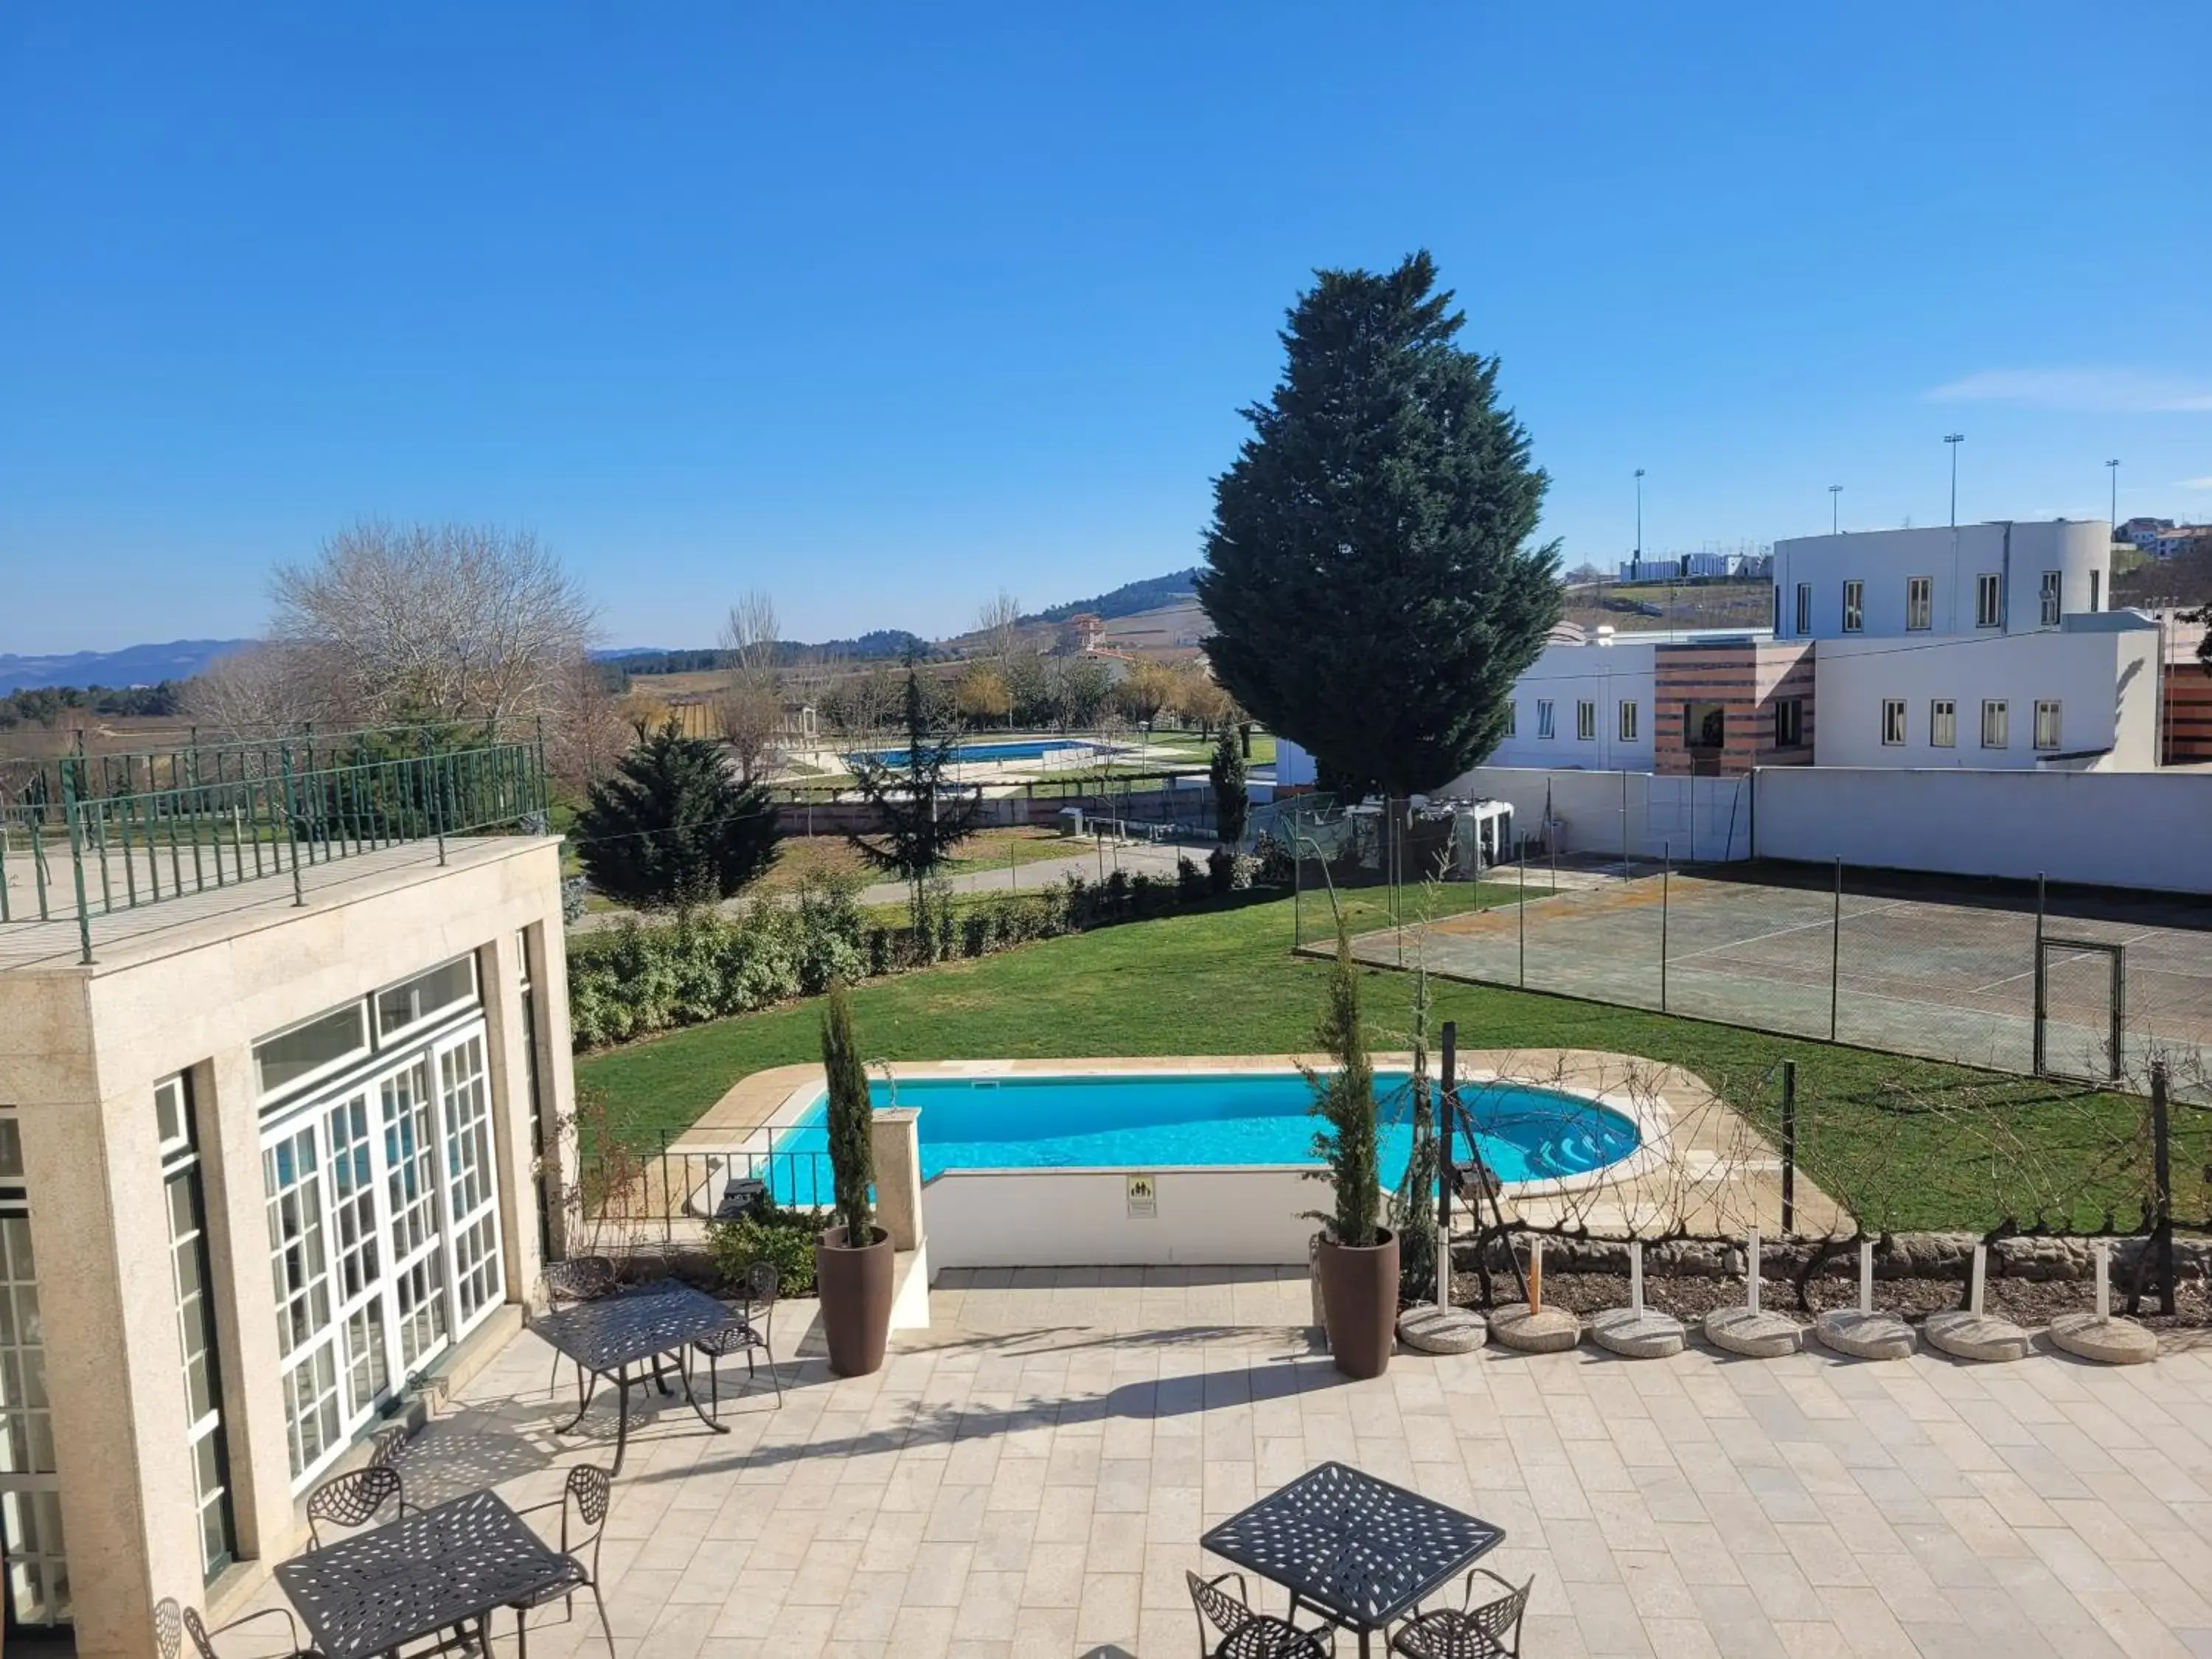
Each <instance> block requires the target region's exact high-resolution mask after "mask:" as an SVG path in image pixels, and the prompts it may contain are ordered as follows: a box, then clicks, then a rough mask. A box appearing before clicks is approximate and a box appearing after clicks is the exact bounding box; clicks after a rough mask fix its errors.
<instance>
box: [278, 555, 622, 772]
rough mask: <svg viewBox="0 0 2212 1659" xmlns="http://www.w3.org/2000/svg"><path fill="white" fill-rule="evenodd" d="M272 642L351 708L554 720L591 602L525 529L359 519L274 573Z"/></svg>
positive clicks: (510, 721) (507, 721)
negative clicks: (324, 679) (314, 671)
mask: <svg viewBox="0 0 2212 1659" xmlns="http://www.w3.org/2000/svg"><path fill="white" fill-rule="evenodd" d="M270 595H271V598H272V599H274V601H275V605H276V610H275V615H274V617H273V618H272V621H271V626H270V641H271V643H272V644H275V645H276V646H278V647H284V648H285V649H286V650H287V651H289V652H291V653H303V654H301V655H296V656H294V657H293V658H292V659H291V660H292V661H293V662H294V663H295V664H297V663H299V662H302V661H312V662H313V663H315V664H317V665H319V668H320V669H321V670H322V671H327V672H328V673H329V674H330V675H331V677H332V678H333V680H334V683H335V691H336V696H337V700H338V701H339V702H341V703H342V705H343V707H342V708H341V709H340V711H339V712H340V713H341V714H343V717H345V718H349V719H355V720H395V719H399V718H403V717H406V716H410V715H412V716H428V717H429V718H433V719H437V720H471V721H481V722H483V724H484V725H485V726H487V727H488V728H489V729H490V730H491V731H493V732H501V730H502V729H503V728H512V727H513V726H514V725H515V724H516V723H518V722H521V721H526V720H531V719H533V718H535V717H538V716H541V715H546V716H553V717H556V718H557V716H558V715H559V714H560V711H561V707H562V689H563V681H564V678H565V677H566V675H567V674H568V671H569V670H570V668H571V666H572V665H574V663H575V662H576V660H577V659H580V658H581V657H582V656H583V655H584V654H585V652H586V647H588V646H589V644H590V642H591V637H592V623H593V619H594V612H593V611H592V605H591V604H590V602H589V601H588V600H587V599H586V598H585V596H584V592H583V590H582V588H581V587H580V586H579V585H578V583H577V582H576V580H574V578H573V577H572V576H570V575H569V574H568V573H567V572H566V571H565V570H563V569H562V567H561V562H560V561H559V560H558V559H557V558H556V557H555V556H554V555H553V553H552V551H551V550H550V549H548V548H546V547H545V546H544V544H542V543H540V542H539V541H538V538H537V537H536V536H535V535H534V534H532V533H531V532H528V531H506V530H501V529H498V528H496V527H493V526H474V525H458V524H447V525H410V526H394V525H391V524H387V523H386V522H384V521H383V520H374V519H370V520H362V522H360V523H358V524H356V525H355V526H353V527H352V528H351V529H349V530H346V531H343V532H340V533H339V534H337V535H336V536H333V537H331V538H330V539H329V540H328V541H326V542H325V543H324V544H323V545H322V549H321V550H320V552H319V554H318V555H317V556H316V557H315V558H314V559H313V560H312V561H310V562H307V563H304V564H296V565H284V566H281V567H279V568H278V569H277V571H276V575H275V577H274V578H273V579H272V580H271V582H270Z"/></svg>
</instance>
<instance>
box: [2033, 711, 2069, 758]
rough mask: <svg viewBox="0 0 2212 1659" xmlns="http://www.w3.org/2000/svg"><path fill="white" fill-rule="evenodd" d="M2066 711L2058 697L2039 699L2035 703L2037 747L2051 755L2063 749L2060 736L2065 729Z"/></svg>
mask: <svg viewBox="0 0 2212 1659" xmlns="http://www.w3.org/2000/svg"><path fill="white" fill-rule="evenodd" d="M2063 719H2064V711H2063V709H2062V708H2060V707H2059V702H2058V699H2057V698H2056V697H2039V698H2037V699H2036V703H2035V746H2036V748H2037V749H2038V750H2041V751H2043V752H2045V753H2046V754H2047V753H2049V752H2050V751H2051V750H2054V749H2058V748H2060V747H2063V744H2061V742H2060V740H2059V734H2060V732H2061V731H2062V730H2063Z"/></svg>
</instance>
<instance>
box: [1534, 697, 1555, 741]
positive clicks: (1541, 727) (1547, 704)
mask: <svg viewBox="0 0 2212 1659" xmlns="http://www.w3.org/2000/svg"><path fill="white" fill-rule="evenodd" d="M1536 735H1537V736H1538V737H1540V738H1548V737H1550V736H1551V735H1552V700H1551V699H1550V698H1549V697H1539V698H1537V699H1536Z"/></svg>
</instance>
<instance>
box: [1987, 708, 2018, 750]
mask: <svg viewBox="0 0 2212 1659" xmlns="http://www.w3.org/2000/svg"><path fill="white" fill-rule="evenodd" d="M2011 742H2012V715H2011V712H2010V710H2008V708H2006V707H2005V705H2004V704H2003V703H2002V702H1985V703H1984V704H1983V705H1982V747H1983V748H1984V749H2003V748H2006V747H2008V745H2009V744H2011Z"/></svg>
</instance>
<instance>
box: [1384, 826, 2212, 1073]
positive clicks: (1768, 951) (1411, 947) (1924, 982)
mask: <svg viewBox="0 0 2212 1659" xmlns="http://www.w3.org/2000/svg"><path fill="white" fill-rule="evenodd" d="M1619 867H1620V866H1618V865H1617V864H1616V865H1614V866H1613V872H1614V873H1613V875H1612V876H1610V877H1609V878H1603V879H1597V880H1587V881H1583V882H1578V883H1577V884H1576V885H1574V886H1573V887H1571V888H1570V887H1566V886H1562V888H1561V890H1559V892H1557V893H1548V892H1542V891H1540V890H1538V889H1539V888H1540V887H1541V885H1543V884H1544V880H1545V878H1544V875H1543V874H1542V873H1541V872H1538V871H1535V870H1531V871H1530V872H1529V875H1528V879H1529V883H1530V887H1529V898H1528V902H1527V903H1526V904H1525V905H1522V904H1513V903H1509V904H1505V905H1502V906H1499V907H1498V908H1492V909H1487V910H1483V911H1480V912H1473V913H1468V914H1462V915H1452V916H1448V917H1443V918H1440V919H1439V920H1437V921H1433V922H1431V923H1428V924H1426V925H1425V926H1424V927H1416V926H1412V925H1408V926H1407V927H1405V928H1404V929H1402V930H1400V929H1397V928H1391V929H1386V930H1381V931H1377V932H1370V933H1364V934H1362V935H1360V936H1359V937H1358V939H1356V940H1355V941H1354V945H1353V949H1354V951H1355V953H1356V954H1357V955H1358V956H1359V957H1361V958H1363V959H1364V960H1367V961H1372V962H1377V963H1392V964H1394V965H1395V964H1401V963H1402V964H1405V965H1411V964H1412V963H1413V962H1414V961H1415V960H1416V959H1419V960H1424V961H1425V962H1426V963H1427V965H1428V967H1429V969H1431V971H1432V972H1437V973H1442V974H1445V975H1450V976H1452V977H1454V978H1459V979H1470V980H1480V981H1489V982H1491V983H1495V984H1501V985H1518V986H1525V987H1528V989H1531V990H1542V991H1551V992H1557V993H1561V994H1566V995H1571V996H1578V997H1588V998H1590V999H1592V1000H1595V1001H1601V1002H1609V1003H1618V1004H1624V1005H1626V1006H1633V1007H1643V1008H1651V1009H1656V1010H1662V1011H1663V1012H1669V1013H1676V1014H1688V1015H1693V1016H1696V1017H1699V1018H1706V1019H1715V1020H1723V1021H1726V1022H1728V1023H1729V1024H1735V1025H1747V1026H1753V1027H1757V1028H1759V1029H1762V1030H1774V1031H1781V1032H1786V1033H1790V1034H1792V1035H1796V1036H1810V1037H1821V1038H1826V1037H1830V1036H1832V1037H1834V1038H1836V1039H1837V1040H1838V1041H1840V1042H1849V1043H1855V1044H1858V1045H1861V1046H1863V1047H1866V1048H1882V1049H1887V1050H1890V1051H1893V1052H1895V1053H1900V1054H1918V1055H1923V1056H1926V1057H1928V1058H1931V1059H1939V1060H1959V1061H1962V1062H1964V1063H1966V1064H1970V1065H1975V1066H1990V1067H1993V1068H1996V1069H1999V1070H2002V1071H2011V1072H2033V1071H2036V1070H2038V1069H2042V1070H2047V1071H2050V1072H2053V1073H2061V1074H2064V1075H2069V1076H2077V1077H2090V1078H2104V1077H2108V1076H2111V1075H2112V1074H2113V1073H2114V1072H2115V1070H2116V1069H2117V1070H2118V1071H2120V1072H2121V1073H2125V1074H2127V1075H2130V1076H2136V1077H2137V1078H2138V1079H2139V1078H2140V1074H2141V1073H2142V1070H2143V1069H2144V1068H2145V1066H2147V1065H2148V1061H2149V1060H2150V1059H2151V1058H2152V1057H2153V1056H2154V1054H2163V1055H2165V1056H2166V1057H2167V1058H2169V1060H2172V1063H2173V1066H2174V1072H2175V1078H2176V1082H2177V1085H2179V1088H2180V1089H2181V1091H2185V1092H2197V1091H2200V1090H2201V1087H2202V1085H2203V1083H2204V1081H2205V1070H2206V1067H2207V1066H2208V1064H2212V903H2207V902H2203V901H2201V900H2195V899H2191V898H2186V897H2178V896H2165V895H2152V894H2115V893H2110V892H2103V891H2094V890H2069V891H2065V892H2063V893H2062V892H2059V891H2057V890H2054V891H2052V892H2051V893H2050V894H2048V895H2046V896H2045V898H2044V900H2043V904H2042V911H2041V915H2040V916H2039V914H2038V896H2037V894H2036V891H2035V890H2034V888H2033V886H2032V885H2027V884H2013V883H1995V882H1991V883H1979V882H1973V883H1967V882H1955V881H1947V880H1944V879H1942V878H1917V877H1912V876H1907V875H1900V874H1898V873H1895V872H1880V873H1875V872H1848V871H1847V872H1845V873H1844V879H1843V883H1842V887H1841V891H1840V893H1839V892H1838V888H1837V884H1836V881H1835V878H1834V873H1833V872H1832V871H1829V870H1825V869H1820V868H1817V867H1813V868H1808V867H1807V866H1787V865H1773V864H1762V865H1743V864H1735V865H1725V866H1719V865H1707V866H1699V867H1698V868H1696V869H1695V870H1694V871H1692V872H1664V873H1662V872H1657V871H1652V872H1648V873H1647V872H1644V871H1643V870H1642V869H1641V868H1640V867H1639V869H1638V872H1636V873H1633V874H1632V875H1631V876H1630V877H1628V878H1621V877H1620V875H1619V873H1618V872H1619ZM1501 877H1502V878H1504V881H1505V883H1506V884H1509V885H1510V884H1512V883H1513V882H1514V881H1515V880H1516V878H1517V872H1510V871H1508V872H1492V874H1491V875H1490V876H1489V878H1488V879H1490V880H1492V881H1497V880H1498V879H1500V878H1501ZM2039 938H2040V939H2042V941H2043V943H2044V949H2043V950H2042V951H2041V952H2040V953H2039V951H2038V939H2039ZM2106 947H2118V948H2117V949H2108V948H2106ZM2039 954H2040V955H2041V957H2042V960H2043V964H2044V1000H2045V1008H2046V1011H2047V1017H2046V1020H2045V1027H2044V1033H2043V1035H2044V1056H2043V1061H2044V1063H2043V1065H2042V1066H2041V1067H2040V1068H2039V1066H2038V1065H2037V1053H2036V985H2037V959H2038V956H2039ZM2116 1002H2117V1006H2118V1015H2119V1018H2118V1028H2119V1052H2118V1056H2117V1066H2116V1061H2115V1055H2114V1054H2113V1027H2114V1013H2115V1006H2116Z"/></svg>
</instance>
